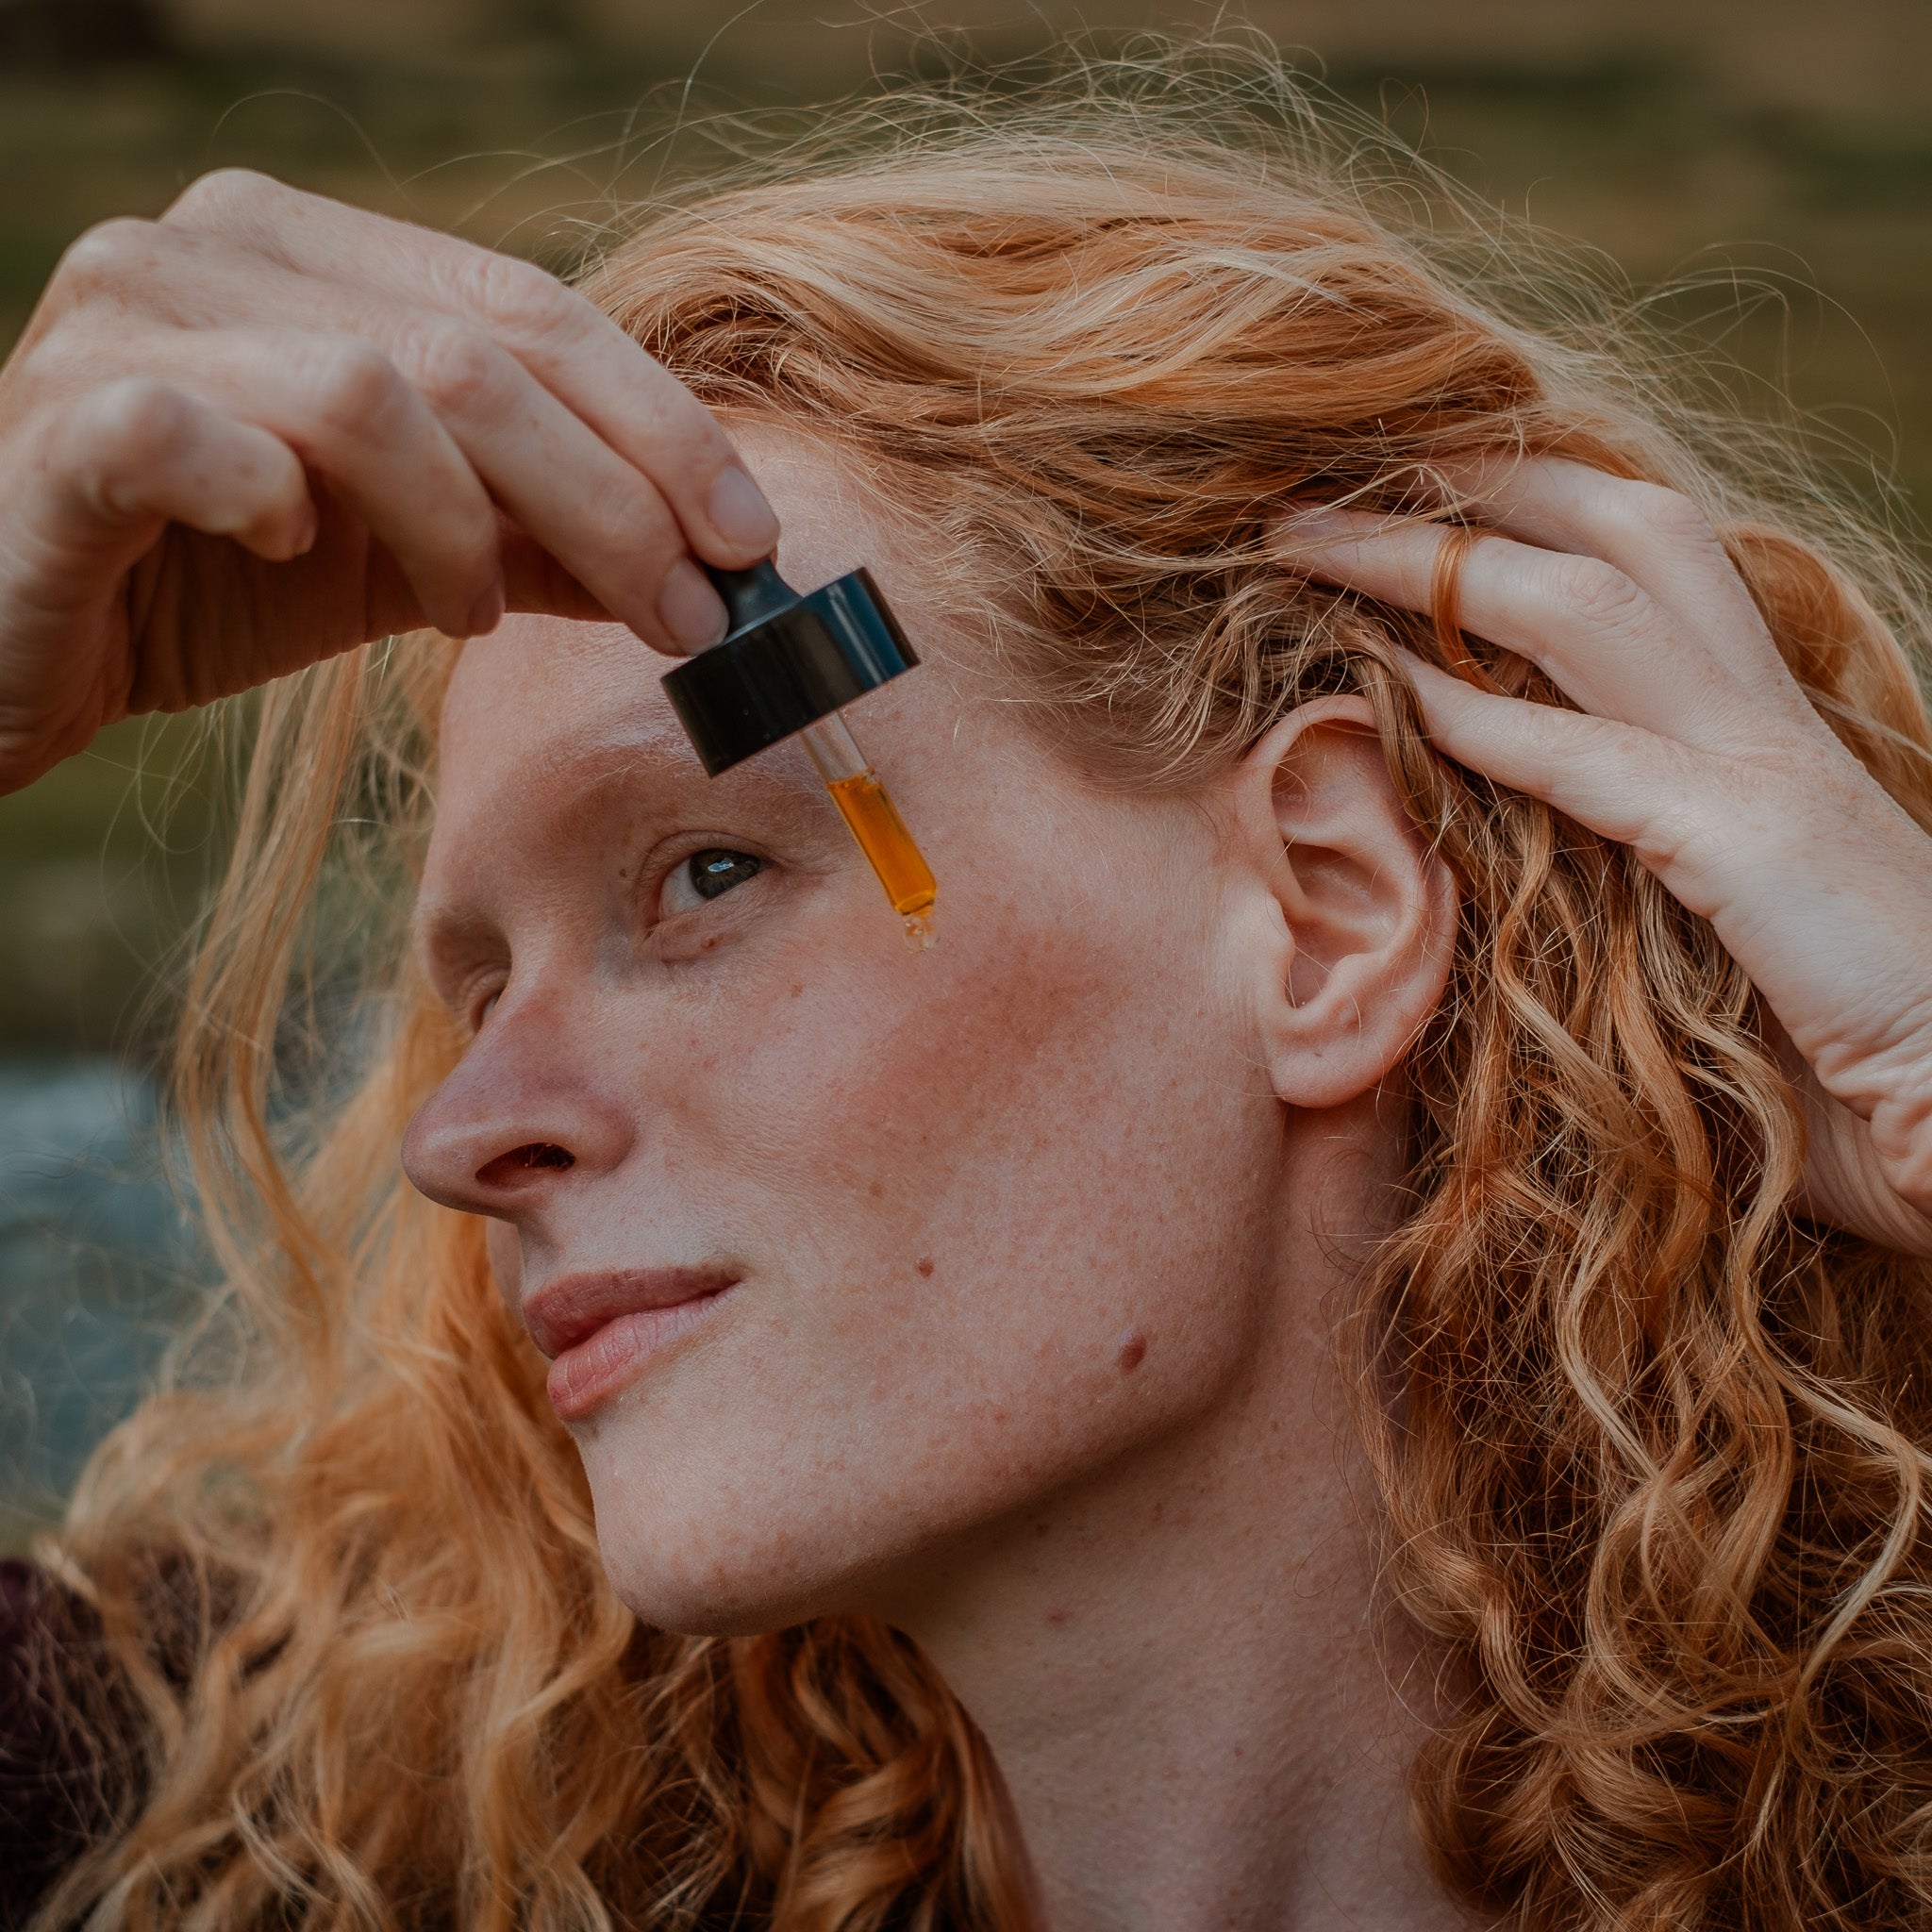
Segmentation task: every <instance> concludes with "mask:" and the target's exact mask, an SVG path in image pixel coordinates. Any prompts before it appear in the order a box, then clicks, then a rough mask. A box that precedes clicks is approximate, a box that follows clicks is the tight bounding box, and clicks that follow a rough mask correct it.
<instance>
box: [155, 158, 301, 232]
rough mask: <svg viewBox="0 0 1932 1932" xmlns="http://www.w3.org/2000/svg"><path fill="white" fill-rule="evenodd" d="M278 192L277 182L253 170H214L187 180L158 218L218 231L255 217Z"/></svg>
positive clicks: (279, 187) (279, 184)
mask: <svg viewBox="0 0 1932 1932" xmlns="http://www.w3.org/2000/svg"><path fill="white" fill-rule="evenodd" d="M279 192H282V188H281V183H280V182H278V181H276V180H274V179H273V178H272V177H271V176H269V175H260V174H258V173H257V172H256V171H255V170H254V169H253V168H215V169H213V170H211V171H210V172H209V173H208V174H206V175H201V176H199V177H198V178H197V179H195V180H193V181H191V182H190V183H189V184H188V186H187V187H186V188H184V189H183V190H182V191H181V192H180V193H179V194H177V195H176V196H175V199H174V200H173V201H172V202H171V203H170V204H169V205H168V209H167V212H166V213H165V214H163V215H162V217H161V219H162V221H164V222H178V223H185V224H192V225H195V226H197V227H216V228H218V227H222V226H224V225H226V224H227V223H229V222H232V221H235V220H237V219H240V218H243V217H247V216H252V215H257V214H259V212H260V211H261V209H262V208H263V207H264V205H265V204H267V203H268V202H269V201H270V200H272V199H273V197H274V196H275V194H277V193H279Z"/></svg>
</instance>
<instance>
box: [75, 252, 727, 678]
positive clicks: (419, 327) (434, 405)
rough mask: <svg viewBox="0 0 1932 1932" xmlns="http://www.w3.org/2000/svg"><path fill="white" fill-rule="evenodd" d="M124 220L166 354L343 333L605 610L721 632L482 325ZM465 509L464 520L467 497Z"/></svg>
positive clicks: (670, 638) (649, 633)
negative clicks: (377, 361) (280, 332)
mask: <svg viewBox="0 0 1932 1932" xmlns="http://www.w3.org/2000/svg"><path fill="white" fill-rule="evenodd" d="M125 227H127V228H129V229H130V230H134V231H135V232H129V233H126V234H125V235H124V236H122V237H121V238H120V239H119V240H118V241H117V242H116V246H118V247H119V248H120V249H121V250H122V252H123V255H124V257H125V259H124V262H123V266H122V269H121V271H120V272H119V273H120V276H121V284H122V285H123V286H129V287H133V286H138V287H139V289H140V290H141V291H142V303H143V306H144V308H146V309H147V310H148V312H149V313H152V314H156V315H158V316H160V317H163V318H165V319H166V321H168V322H169V323H171V324H175V325H176V326H174V327H172V328H170V329H168V330H166V331H164V334H165V336H166V338H167V340H168V341H169V343H170V344H171V348H170V350H169V353H171V354H173V355H175V358H176V359H177V361H178V360H179V359H180V358H181V357H182V356H183V355H189V356H192V355H193V354H195V353H197V351H196V349H195V345H196V344H197V343H203V342H206V341H208V339H209V338H210V336H211V333H212V331H214V330H215V329H217V328H219V327H222V326H225V325H234V324H236V323H253V324H256V325H259V326H260V327H261V328H262V329H264V330H274V329H275V328H277V327H279V326H285V325H287V322H288V320H289V318H290V317H291V316H299V317H301V318H302V322H303V324H304V325H305V326H307V327H309V328H313V329H316V330H324V329H335V330H338V331H340V333H341V339H342V340H343V341H345V342H351V343H353V342H357V341H359V342H361V343H363V344H365V345H374V347H375V349H376V350H379V351H381V352H382V353H384V354H386V355H387V356H388V358H390V359H391V362H392V363H393V364H394V365H395V367H397V368H398V369H400V370H401V371H402V372H403V374H404V375H405V376H406V377H407V378H408V381H409V382H410V383H411V384H412V385H413V387H414V388H415V389H416V390H417V391H419V393H420V394H421V395H422V397H423V398H424V400H425V402H426V403H427V405H428V406H429V408H431V410H432V411H433V412H434V414H435V415H436V417H437V419H438V420H439V421H440V422H441V424H442V425H444V427H445V428H446V430H447V432H448V434H449V436H450V437H451V438H452V439H453V441H454V442H455V444H456V446H457V447H458V449H460V450H461V452H462V454H463V456H464V458H465V459H466V460H467V461H468V463H469V464H470V465H471V466H472V468H473V469H474V470H475V473H476V474H477V475H478V476H480V478H481V479H482V482H483V483H484V484H485V485H486V486H487V487H488V490H489V491H490V493H491V495H492V496H493V497H494V498H495V500H496V501H497V502H498V503H500V504H501V505H502V506H503V507H504V508H506V509H507V510H508V512H509V514H510V515H511V516H512V517H513V518H514V519H515V521H516V522H517V523H518V524H519V525H522V526H523V527H524V528H525V530H527V531H528V532H529V533H530V534H531V535H533V536H535V537H536V538H537V539H538V541H540V542H541V543H543V544H544V545H545V546H546V547H548V548H550V549H552V550H553V551H554V553H555V555H556V556H557V558H558V562H559V563H560V564H561V565H562V566H563V568H564V570H565V571H566V572H567V573H568V574H569V575H571V576H573V577H575V579H576V580H577V581H578V582H579V583H581V584H583V585H584V586H586V587H587V588H588V589H589V590H590V591H591V593H592V594H593V595H594V596H595V597H596V598H597V600H598V601H599V603H600V604H601V605H603V606H604V608H608V610H610V611H611V612H612V613H613V614H615V615H616V616H617V617H618V618H619V619H620V621H622V622H623V623H625V624H627V625H630V626H631V628H632V629H633V630H635V631H636V632H637V633H638V634H639V636H641V638H643V639H644V640H645V641H646V642H648V643H650V644H652V645H654V646H656V647H657V648H658V649H660V650H664V651H670V652H684V651H691V650H695V649H697V648H699V647H701V646H702V645H705V644H708V643H710V642H712V641H714V640H715V639H716V638H718V637H720V636H722V635H723V632H724V621H725V620H724V605H723V603H722V602H721V601H720V599H719V597H718V594H717V592H716V591H714V590H713V589H712V588H711V585H710V583H709V582H708V579H707V578H706V577H705V576H704V575H703V573H702V572H701V571H700V570H698V568H697V567H696V565H695V564H694V563H693V562H692V561H691V557H690V554H689V549H688V546H687V544H686V541H685V537H684V533H683V531H682V529H681V528H680V526H679V525H678V522H677V518H676V516H675V512H674V511H673V509H672V508H671V506H670V505H669V504H668V503H667V502H666V500H665V498H664V497H663V495H662V494H661V493H660V492H659V491H658V489H657V487H656V486H655V485H654V484H653V482H652V481H651V479H650V477H649V476H648V475H644V474H643V473H642V472H641V471H640V470H639V469H638V468H637V467H636V466H635V465H633V464H631V463H629V462H627V461H626V460H625V458H624V457H623V456H622V455H620V454H619V453H618V452H617V451H616V450H614V449H613V448H612V447H611V446H610V445H609V444H608V442H606V441H604V440H603V439H602V438H601V437H600V436H599V435H598V434H597V433H596V431H595V430H594V429H593V428H592V427H591V425H588V424H586V423H585V422H584V421H583V420H582V419H581V418H580V417H578V416H576V415H575V414H574V413H573V412H572V410H571V409H569V408H567V407H566V406H565V405H564V403H562V402H561V401H560V400H559V399H558V397H557V396H556V395H555V394H553V393H552V392H551V391H549V390H547V389H545V388H544V387H543V385H542V384H541V382H539V381H538V380H537V378H536V377H535V376H533V375H531V374H530V372H529V370H528V369H527V368H526V367H525V365H524V364H523V363H522V362H521V361H520V360H519V359H518V358H516V357H515V356H513V355H511V354H510V353H509V351H508V349H506V348H505V347H503V346H502V345H501V344H500V343H499V342H497V341H494V340H493V339H492V338H491V336H490V335H489V334H488V333H486V332H485V331H483V330H480V329H478V328H476V327H475V326H473V325H470V324H468V323H465V322H463V321H461V320H459V319H458V318H457V317H454V316H451V315H448V314H445V313H443V312H442V311H441V310H439V309H436V308H425V307H422V306H421V305H420V304H419V305H418V306H415V307H409V306H406V305H404V304H402V303H398V302H391V301H390V300H388V299H387V298H386V297H384V296H381V295H379V294H376V293H373V292H371V291H368V290H366V289H350V288H346V287H342V286H341V285H338V284H334V283H331V282H327V281H320V280H317V279H316V278H315V277H314V276H312V275H296V274H293V273H291V272H290V271H288V270H286V269H283V268H281V267H279V266H277V265H275V263H274V262H271V261H268V260H266V259H264V258H259V257H256V256H253V255H250V254H248V253H247V252H246V251H242V250H239V249H238V248H237V247H236V246H235V245H234V244H232V243H230V242H225V241H222V240H219V239H215V238H210V237H206V236H200V235H193V234H189V235H173V234H168V233H165V232H163V231H161V230H159V229H156V228H153V227H148V228H146V229H144V230H143V229H141V226H140V225H125ZM404 232H408V233H413V232H414V231H413V230H406V231H404ZM112 326H113V334H112V336H111V338H110V340H111V341H112V342H113V343H114V345H115V349H116V352H117V353H120V354H124V355H125V354H126V353H128V346H127V341H126V337H127V325H126V322H125V318H122V317H116V318H115V319H114V321H113V325H112ZM99 333H100V332H99V331H98V330H96V331H94V333H93V336H88V335H87V334H85V333H84V332H75V333H74V334H73V335H72V336H71V338H70V341H71V343H72V344H73V345H72V346H70V347H69V348H68V349H67V350H66V351H65V352H64V357H65V360H66V361H67V362H68V363H70V364H79V365H82V366H79V367H78V368H76V369H75V370H74V371H72V372H71V373H70V371H68V370H66V369H62V368H60V367H58V366H57V367H56V368H55V369H54V370H53V371H51V372H50V375H49V378H48V379H49V380H50V381H53V382H55V383H57V384H59V383H65V384H66V386H68V387H70V388H72V387H75V386H77V385H78V384H79V383H80V382H83V381H85V380H86V379H87V377H88V376H89V375H91V374H92V367H93V366H94V365H95V364H97V362H98V360H99V358H100V356H101V354H102V353H103V351H102V347H101V345H100V342H99V341H96V340H95V339H94V338H95V337H98V335H99ZM141 353H142V354H148V353H150V352H149V351H148V350H147V349H146V348H145V347H143V348H142V351H141ZM344 353H345V355H350V356H351V359H353V355H352V352H350V351H345V352H344ZM206 359H207V358H206V356H205V353H204V360H206ZM463 508H465V511H466V514H467V515H468V516H469V518H470V520H471V522H472V524H473V525H474V524H475V516H476V509H475V503H474V502H468V503H466V505H465V506H463ZM412 554H413V553H412ZM436 608H437V610H438V611H439V612H440V613H441V614H440V615H439V616H438V617H437V618H436V619H435V620H434V621H435V622H437V623H439V624H442V623H444V621H445V618H446V617H447V618H451V619H452V620H453V621H456V622H458V623H459V624H460V623H463V622H468V620H465V619H462V618H461V617H460V614H459V613H456V612H454V611H453V610H452V609H451V607H450V606H449V603H448V600H447V599H446V598H442V597H439V599H438V601H437V605H436ZM471 627H472V628H474V627H475V625H474V624H472V625H471Z"/></svg>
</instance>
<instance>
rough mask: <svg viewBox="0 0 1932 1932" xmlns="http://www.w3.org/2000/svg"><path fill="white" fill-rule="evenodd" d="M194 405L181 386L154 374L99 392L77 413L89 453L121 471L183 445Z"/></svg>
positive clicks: (125, 380) (142, 465)
mask: <svg viewBox="0 0 1932 1932" xmlns="http://www.w3.org/2000/svg"><path fill="white" fill-rule="evenodd" d="M191 413H192V411H191V408H190V405H189V402H188V398H187V397H186V396H184V395H183V394H181V392H180V391H178V390H175V389H171V388H170V387H169V386H168V385H167V384H166V383H164V382H161V381H158V379H156V378H155V377H154V376H151V375H130V376H126V377H124V378H123V379H122V380H121V381H119V382H113V383H109V384H108V386H107V387H106V388H105V389H103V390H101V391H98V392H97V393H96V394H95V395H94V397H93V398H92V401H91V403H90V404H89V405H88V406H87V408H84V409H83V410H81V411H79V412H77V420H76V426H77V429H78V432H79V437H80V441H81V443H82V446H83V449H84V451H85V452H86V454H87V455H88V456H89V457H91V458H92V459H93V460H94V461H95V462H96V463H98V464H101V465H102V466H104V467H107V468H110V469H113V470H116V471H122V470H140V469H145V468H147V467H148V466H149V465H151V464H154V463H157V462H159V461H161V460H162V459H164V458H166V457H168V456H169V455H170V454H171V453H173V452H174V451H175V450H177V449H178V448H179V447H180V444H181V441H182V439H183V437H184V436H185V435H186V434H187V431H188V427H189V419H190V415H191Z"/></svg>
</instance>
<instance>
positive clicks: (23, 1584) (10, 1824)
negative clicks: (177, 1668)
mask: <svg viewBox="0 0 1932 1932" xmlns="http://www.w3.org/2000/svg"><path fill="white" fill-rule="evenodd" d="M100 1664H101V1658H100V1642H99V1627H98V1625H97V1624H95V1623H94V1621H93V1619H92V1617H91V1616H90V1614H89V1613H88V1611H87V1609H86V1607H85V1606H83V1605H81V1604H79V1603H77V1602H76V1601H75V1599H74V1598H73V1597H72V1596H71V1595H69V1594H68V1592H67V1591H63V1590H61V1589H60V1588H59V1587H58V1585H57V1584H55V1583H54V1582H53V1581H52V1579H51V1578H49V1577H48V1576H47V1575H46V1574H44V1573H43V1572H42V1571H41V1570H39V1569H37V1568H36V1567H35V1566H34V1565H33V1564H31V1563H23V1562H19V1561H15V1560H8V1561H0V1932H14V1928H15V1927H17V1926H22V1925H25V1924H26V1923H27V1921H28V1919H29V1918H30V1917H31V1916H32V1914H33V1910H34V1907H35V1906H36V1905H38V1904H39V1903H40V1901H41V1899H42V1897H43V1896H44V1895H45V1894H46V1892H47V1890H48V1889H49V1888H50V1887H51V1886H52V1885H53V1884H54V1882H55V1880H56V1879H58V1877H59V1876H60V1874H62V1873H63V1872H65V1871H66V1870H67V1868H68V1867H69V1866H70V1865H71V1864H73V1862H74V1861H75V1858H77V1857H79V1856H80V1854H81V1853H82V1852H83V1851H84V1850H85V1849H86V1848H87V1845H88V1843H89V1841H90V1840H92V1838H93V1837H94V1835H95V1834H96V1833H98V1832H100V1831H102V1830H103V1829H105V1828H106V1826H107V1824H108V1822H109V1819H110V1817H111V1815H112V1808H113V1807H112V1800H111V1797H110V1795H109V1790H108V1784H107V1780H108V1778H109V1776H110V1775H111V1774H112V1773H113V1772H114V1771H115V1770H116V1769H117V1768H118V1769H120V1770H124V1771H125V1769H126V1766H125V1763H124V1764H122V1765H121V1766H119V1767H116V1766H114V1765H111V1764H110V1763H108V1761H107V1759H108V1756H109V1755H118V1754H107V1753H104V1751H103V1749H102V1744H101V1740H100V1737H99V1735H98V1732H97V1731H96V1730H95V1728H94V1721H97V1720H98V1718H99V1717H100V1716H101V1715H102V1714H103V1711H102V1706H101V1699H100V1697H99V1696H98V1695H97V1694H96V1692H97V1689H98V1687H99V1685H100V1682H101V1670H100Z"/></svg>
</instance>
